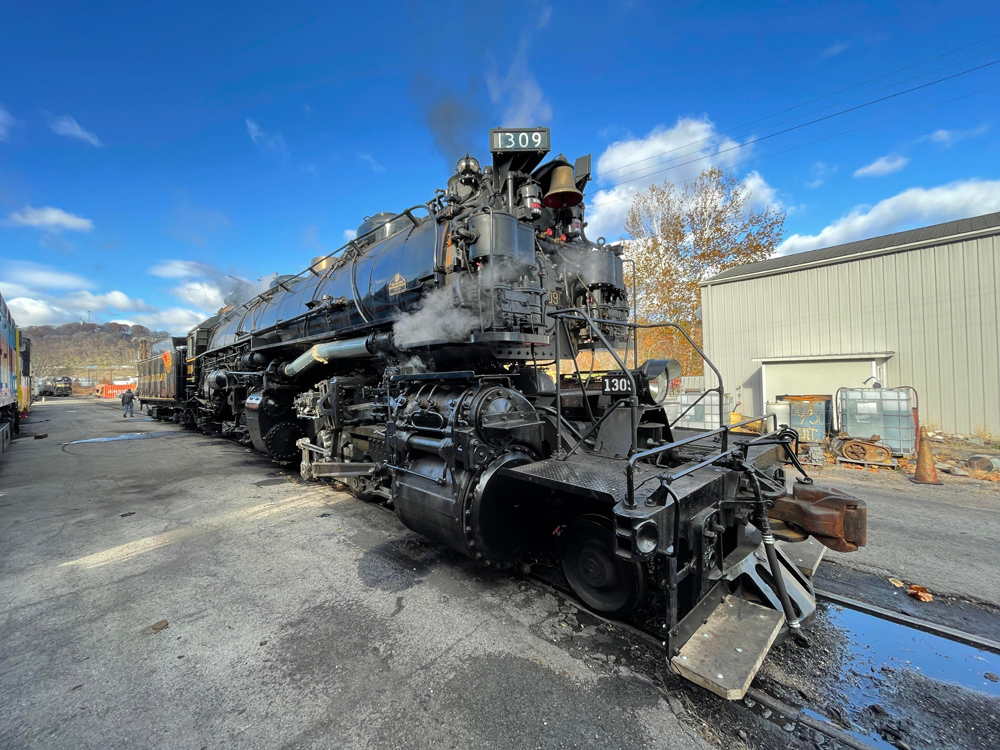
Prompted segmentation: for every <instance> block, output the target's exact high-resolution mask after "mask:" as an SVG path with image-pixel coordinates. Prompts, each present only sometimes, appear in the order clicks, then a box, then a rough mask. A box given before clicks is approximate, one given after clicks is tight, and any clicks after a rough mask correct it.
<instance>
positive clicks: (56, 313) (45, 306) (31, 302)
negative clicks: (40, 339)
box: [7, 297, 77, 326]
mask: <svg viewBox="0 0 1000 750" xmlns="http://www.w3.org/2000/svg"><path fill="white" fill-rule="evenodd" d="M7 306H8V307H9V308H10V311H11V314H12V315H13V316H14V320H16V321H17V324H18V325H19V326H47V325H58V324H59V323H71V322H73V321H74V320H77V318H76V317H75V316H74V314H73V313H72V312H70V311H69V310H66V309H65V308H62V307H58V306H56V305H53V304H51V303H49V302H46V301H45V300H40V299H32V298H31V297H14V298H12V299H9V300H7Z"/></svg>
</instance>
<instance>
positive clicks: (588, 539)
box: [562, 516, 645, 617]
mask: <svg viewBox="0 0 1000 750" xmlns="http://www.w3.org/2000/svg"><path fill="white" fill-rule="evenodd" d="M562 569H563V573H564V574H565V576H566V579H567V580H568V581H569V585H570V587H571V588H572V589H573V592H574V593H575V594H576V595H577V596H578V597H580V599H581V600H582V601H583V603H584V604H586V605H587V606H588V607H590V608H591V609H593V610H595V611H596V612H600V613H601V614H605V615H611V616H614V617H620V616H622V615H625V614H627V613H628V612H630V611H631V610H632V609H634V608H635V606H636V605H637V604H638V603H639V602H640V601H641V600H642V594H643V591H644V589H645V576H644V574H643V569H642V566H641V565H640V564H639V563H634V562H629V561H628V560H623V559H621V558H620V557H618V556H617V555H615V548H614V531H613V530H612V526H611V521H609V520H606V519H604V518H602V517H600V516H581V517H579V518H577V519H575V520H574V521H572V522H571V523H570V524H569V526H567V527H566V529H565V530H564V531H563V532H562Z"/></svg>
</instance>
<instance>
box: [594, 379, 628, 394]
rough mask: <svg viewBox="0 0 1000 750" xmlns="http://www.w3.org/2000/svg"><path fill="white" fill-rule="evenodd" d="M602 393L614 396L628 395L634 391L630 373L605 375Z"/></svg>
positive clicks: (602, 382) (602, 380) (602, 381)
mask: <svg viewBox="0 0 1000 750" xmlns="http://www.w3.org/2000/svg"><path fill="white" fill-rule="evenodd" d="M601 393H610V394H611V395H613V396H628V395H631V393H632V384H631V383H630V382H629V379H628V375H605V376H604V377H603V378H601Z"/></svg>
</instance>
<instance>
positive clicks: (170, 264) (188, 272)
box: [146, 260, 212, 279]
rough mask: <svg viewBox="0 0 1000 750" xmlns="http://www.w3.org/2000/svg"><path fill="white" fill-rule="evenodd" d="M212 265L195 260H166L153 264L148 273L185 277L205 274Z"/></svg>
mask: <svg viewBox="0 0 1000 750" xmlns="http://www.w3.org/2000/svg"><path fill="white" fill-rule="evenodd" d="M211 270H212V267H211V266H208V265H206V264H204V263H199V262H197V261H194V260H165V261H162V262H160V263H157V264H156V265H155V266H151V267H150V268H148V269H147V270H146V273H148V274H150V275H152V276H159V277H160V278H163V279H183V278H187V277H189V276H205V275H206V274H208V273H209V272H211Z"/></svg>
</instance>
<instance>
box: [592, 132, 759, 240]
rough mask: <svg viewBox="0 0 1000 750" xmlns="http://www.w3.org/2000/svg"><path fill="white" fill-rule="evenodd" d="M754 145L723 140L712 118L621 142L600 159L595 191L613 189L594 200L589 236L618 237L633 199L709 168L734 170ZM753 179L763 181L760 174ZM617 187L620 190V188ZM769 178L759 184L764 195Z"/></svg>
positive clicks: (611, 146)
mask: <svg viewBox="0 0 1000 750" xmlns="http://www.w3.org/2000/svg"><path fill="white" fill-rule="evenodd" d="M751 148H752V142H748V143H746V144H739V143H736V142H735V141H732V140H729V139H727V138H724V137H722V136H720V135H719V134H718V133H717V132H716V130H715V124H714V123H713V122H711V121H710V120H708V119H707V118H700V119H695V118H693V117H681V118H678V120H677V123H676V124H675V125H674V126H673V127H672V128H667V127H666V126H664V125H660V126H658V127H656V128H654V129H653V130H652V131H651V132H650V133H649V134H648V135H647V136H646V137H645V138H627V139H624V140H620V141H616V142H615V143H612V144H611V145H610V146H608V147H607V149H605V151H604V153H603V154H601V156H600V157H599V158H598V159H597V175H598V177H597V181H596V182H595V185H601V184H604V185H608V187H605V188H603V189H601V190H598V191H597V192H595V193H593V194H592V195H589V196H588V199H587V222H588V225H589V226H588V227H587V236H588V237H590V238H591V239H596V238H597V237H600V236H604V237H607V238H608V239H614V238H616V237H618V236H619V235H620V234H621V232H622V225H623V224H624V223H625V216H626V215H627V214H628V210H629V206H630V204H631V199H632V198H633V197H634V196H635V195H636V194H638V193H640V192H642V191H643V190H645V189H646V188H647V187H649V186H650V185H652V184H653V183H656V182H662V181H663V180H664V179H668V180H670V181H671V182H673V183H674V184H678V183H681V182H685V181H687V180H692V179H694V178H696V177H697V176H698V175H699V174H701V173H702V172H703V171H704V170H706V169H708V168H709V167H713V166H716V167H721V168H723V169H730V168H732V167H733V166H734V165H735V164H736V163H737V161H738V160H740V159H744V158H745V157H746V155H747V152H749V151H750V149H751ZM751 174H755V175H757V178H760V175H759V174H758V173H756V172H753V173H751ZM616 182H619V183H620V184H617V185H615V183H616ZM764 185H766V183H764V182H763V178H760V181H759V182H758V184H757V189H758V194H761V192H762V191H763V190H764Z"/></svg>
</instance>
